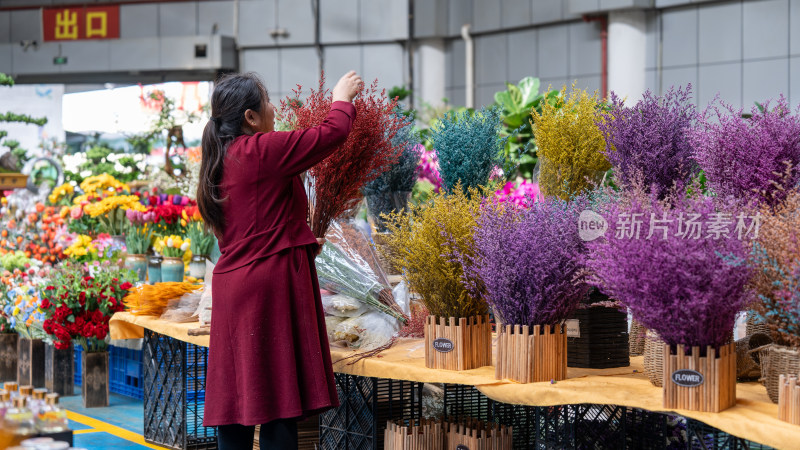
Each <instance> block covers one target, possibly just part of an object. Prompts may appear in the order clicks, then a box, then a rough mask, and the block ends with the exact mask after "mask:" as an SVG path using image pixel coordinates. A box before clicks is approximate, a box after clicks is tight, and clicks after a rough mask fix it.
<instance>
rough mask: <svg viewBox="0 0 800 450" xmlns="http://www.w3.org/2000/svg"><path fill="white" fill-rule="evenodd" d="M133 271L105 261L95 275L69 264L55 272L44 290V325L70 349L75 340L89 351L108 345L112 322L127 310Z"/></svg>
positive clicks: (59, 343) (57, 341)
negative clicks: (125, 304)
mask: <svg viewBox="0 0 800 450" xmlns="http://www.w3.org/2000/svg"><path fill="white" fill-rule="evenodd" d="M133 280H134V275H133V272H131V271H129V270H125V269H120V268H119V267H117V266H113V265H111V264H109V263H108V262H105V263H104V264H103V265H102V266H101V269H100V270H97V271H95V274H94V275H88V274H87V273H86V272H85V271H84V270H83V268H82V267H81V266H79V265H74V264H70V263H66V264H65V265H64V266H63V267H62V268H61V269H60V270H58V271H55V272H53V273H52V274H51V276H50V278H49V279H48V280H47V283H46V284H45V287H44V288H43V289H42V290H41V301H40V304H39V307H40V309H41V311H43V313H44V314H43V316H44V322H43V324H42V328H43V330H44V332H45V333H47V334H48V335H49V336H51V337H52V338H53V344H54V345H55V347H56V348H57V349H66V348H69V345H70V342H71V341H72V340H73V339H74V340H77V341H78V343H80V345H81V346H82V347H83V350H84V351H86V352H96V351H103V350H105V349H106V347H107V345H108V344H107V343H106V336H107V335H108V322H109V320H110V319H111V316H112V315H113V314H114V313H115V312H119V311H122V310H124V309H125V306H124V304H123V303H122V298H123V297H125V295H126V294H127V291H128V289H130V288H132V287H133V284H132V281H133Z"/></svg>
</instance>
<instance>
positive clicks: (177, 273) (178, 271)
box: [161, 256, 185, 283]
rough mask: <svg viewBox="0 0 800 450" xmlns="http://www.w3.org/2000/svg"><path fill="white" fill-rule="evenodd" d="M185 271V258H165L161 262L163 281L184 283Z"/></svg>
mask: <svg viewBox="0 0 800 450" xmlns="http://www.w3.org/2000/svg"><path fill="white" fill-rule="evenodd" d="M184 270H185V267H184V265H183V258H174V257H169V256H165V257H164V260H163V261H161V281H163V282H168V281H174V282H178V283H180V282H182V281H183V275H184Z"/></svg>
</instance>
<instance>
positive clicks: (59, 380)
mask: <svg viewBox="0 0 800 450" xmlns="http://www.w3.org/2000/svg"><path fill="white" fill-rule="evenodd" d="M73 350H74V349H73V347H72V345H70V346H69V348H67V349H63V350H59V349H57V348H55V346H53V345H50V344H47V345H45V348H44V387H46V388H47V390H48V391H50V392H55V393H56V394H58V395H60V396H62V397H66V396H70V395H75V372H74V368H73V362H74V361H73Z"/></svg>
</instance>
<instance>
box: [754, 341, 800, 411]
mask: <svg viewBox="0 0 800 450" xmlns="http://www.w3.org/2000/svg"><path fill="white" fill-rule="evenodd" d="M757 352H758V357H759V358H760V362H761V382H762V383H763V384H764V387H766V388H767V394H768V395H769V399H770V400H772V403H778V393H779V381H780V376H781V374H787V373H800V350H798V349H795V348H791V347H784V346H782V345H777V344H769V345H765V346H764V347H761V348H759V349H758V350H757Z"/></svg>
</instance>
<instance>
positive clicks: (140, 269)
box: [125, 254, 147, 281]
mask: <svg viewBox="0 0 800 450" xmlns="http://www.w3.org/2000/svg"><path fill="white" fill-rule="evenodd" d="M125 268H126V269H130V270H132V271H134V272H136V275H137V276H138V277H139V281H145V280H146V279H147V255H134V254H128V255H127V256H126V257H125Z"/></svg>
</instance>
